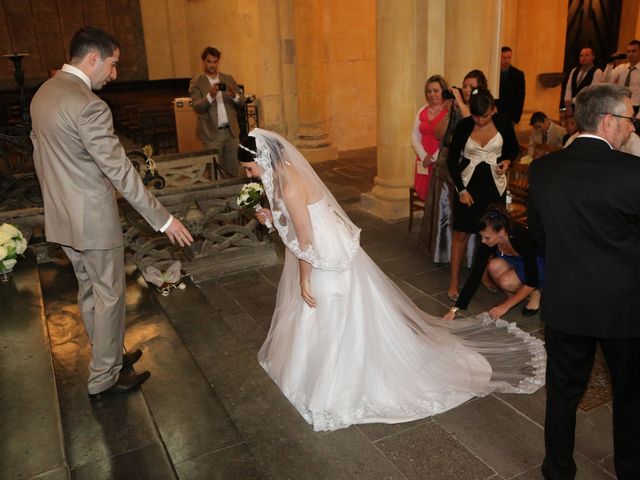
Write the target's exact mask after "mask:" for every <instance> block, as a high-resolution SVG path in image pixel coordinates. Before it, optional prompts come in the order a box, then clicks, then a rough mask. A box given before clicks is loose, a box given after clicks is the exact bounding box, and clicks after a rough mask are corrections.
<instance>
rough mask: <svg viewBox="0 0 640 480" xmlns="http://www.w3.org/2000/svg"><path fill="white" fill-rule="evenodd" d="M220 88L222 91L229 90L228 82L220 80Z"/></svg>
mask: <svg viewBox="0 0 640 480" xmlns="http://www.w3.org/2000/svg"><path fill="white" fill-rule="evenodd" d="M218 90H220V91H221V92H226V91H227V84H226V83H224V82H220V83H219V84H218Z"/></svg>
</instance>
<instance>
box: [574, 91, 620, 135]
mask: <svg viewBox="0 0 640 480" xmlns="http://www.w3.org/2000/svg"><path fill="white" fill-rule="evenodd" d="M625 98H631V91H630V90H629V89H628V88H626V87H621V86H619V85H611V84H605V83H603V84H596V85H591V86H589V87H586V88H583V89H582V90H580V93H578V95H576V111H575V113H574V114H573V116H574V117H575V120H576V126H577V127H578V131H580V132H591V133H594V132H596V131H597V130H598V124H599V123H600V119H601V118H602V115H603V114H605V113H615V114H618V115H625V114H626V106H625V104H624V99H625Z"/></svg>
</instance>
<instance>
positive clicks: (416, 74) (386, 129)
mask: <svg viewBox="0 0 640 480" xmlns="http://www.w3.org/2000/svg"><path fill="white" fill-rule="evenodd" d="M376 8H377V11H376V18H377V20H376V24H377V27H376V28H377V40H376V48H377V51H376V58H377V82H378V86H377V92H378V93H377V106H378V126H377V130H378V152H377V156H378V175H377V176H376V177H375V179H374V187H373V190H372V191H371V192H369V193H365V194H363V195H362V197H361V206H362V208H364V209H365V210H368V211H369V212H371V213H373V214H374V215H377V216H379V217H382V218H384V219H389V220H390V219H396V218H403V217H406V216H408V213H409V187H410V186H412V185H413V175H414V168H415V167H414V163H415V153H414V151H413V147H412V146H411V129H412V127H413V121H414V119H415V115H416V113H417V111H418V109H419V107H420V106H421V105H424V102H425V98H424V82H425V80H426V79H427V77H428V76H429V75H434V74H436V73H442V72H443V69H444V57H443V53H444V49H443V46H444V33H445V0H403V1H402V2H397V1H394V0H377V2H376Z"/></svg>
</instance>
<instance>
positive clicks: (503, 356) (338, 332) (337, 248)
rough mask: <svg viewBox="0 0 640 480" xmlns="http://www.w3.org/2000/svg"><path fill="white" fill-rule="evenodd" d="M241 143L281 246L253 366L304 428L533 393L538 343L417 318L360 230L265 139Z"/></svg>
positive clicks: (287, 147) (498, 326) (284, 145)
mask: <svg viewBox="0 0 640 480" xmlns="http://www.w3.org/2000/svg"><path fill="white" fill-rule="evenodd" d="M249 135H250V136H249V137H247V138H246V139H245V140H244V141H243V142H242V143H241V145H240V150H239V151H238V156H239V160H240V162H241V165H242V167H243V168H244V169H245V170H246V172H247V175H248V176H253V177H261V178H262V182H263V184H264V187H265V191H266V194H267V198H268V200H269V203H270V206H271V210H267V209H263V210H261V211H260V212H259V213H257V214H256V216H257V217H258V219H259V220H260V221H261V222H262V223H265V222H268V223H269V222H270V223H273V226H274V227H275V228H276V230H277V231H278V234H279V235H280V237H281V238H282V241H283V242H284V244H285V246H286V247H287V248H286V259H285V264H284V270H283V272H282V277H281V279H280V284H279V286H278V295H277V302H276V307H275V312H274V314H273V319H272V323H271V328H270V330H269V334H268V336H267V339H266V341H265V343H264V345H263V346H262V348H261V349H260V352H259V354H258V359H259V361H260V364H261V365H262V367H263V368H264V369H265V370H266V371H267V373H268V374H269V375H270V376H271V378H272V379H273V380H274V381H275V382H276V383H277V384H278V386H279V387H280V389H281V390H282V392H283V393H284V394H285V395H286V396H287V398H288V399H289V400H290V401H291V403H293V405H295V407H296V408H297V409H298V411H299V412H300V414H301V415H302V416H303V417H304V419H305V420H306V421H307V422H308V423H310V424H311V425H312V426H313V428H314V430H316V431H320V430H336V429H339V428H344V427H347V426H349V425H352V424H357V423H400V422H408V421H411V420H417V419H419V418H424V417H428V416H430V415H435V414H437V413H441V412H444V411H446V410H449V409H451V408H454V407H456V406H457V405H460V404H461V403H463V402H465V401H466V400H469V399H470V398H472V397H474V396H483V395H487V394H489V393H491V392H509V393H532V392H534V391H536V390H537V389H538V388H539V387H540V386H541V385H543V384H544V367H545V353H544V347H543V345H542V342H541V341H540V340H538V339H535V338H533V337H531V336H529V335H528V334H526V333H525V332H523V331H521V330H520V329H518V328H517V327H515V325H512V324H508V323H507V322H505V321H503V320H497V321H492V320H491V319H490V318H489V316H488V315H486V314H484V315H482V316H479V317H477V318H473V319H464V320H463V319H459V320H455V321H445V320H442V319H441V318H436V317H433V316H431V315H428V314H426V313H425V312H423V311H421V310H420V309H419V308H418V307H417V306H416V305H415V304H414V303H413V302H412V301H411V300H410V299H409V298H408V297H407V296H406V295H405V294H404V293H403V292H402V291H401V290H400V289H399V288H398V287H396V285H395V284H394V283H393V282H392V281H391V280H390V279H389V278H387V277H386V275H385V274H384V273H383V272H382V271H381V270H380V269H379V268H378V267H377V266H376V264H375V263H374V262H373V261H372V260H371V259H370V258H369V257H368V256H367V254H366V253H365V252H364V251H363V250H362V248H360V244H359V240H360V229H359V228H358V227H356V226H355V225H354V224H353V223H352V222H351V221H350V220H349V218H348V217H347V215H346V214H345V212H344V211H343V210H342V208H341V207H340V205H339V204H338V203H337V201H336V199H335V198H334V197H333V195H332V194H331V193H330V192H329V190H328V189H327V187H326V186H325V185H324V184H323V183H322V181H321V180H320V179H319V178H318V176H317V175H316V173H315V172H314V171H313V169H312V168H311V166H310V165H309V164H308V163H307V161H306V160H305V159H304V157H303V156H302V154H301V153H300V152H299V151H298V150H297V149H296V148H295V147H294V146H293V145H291V144H290V143H289V142H288V141H287V140H285V139H284V138H283V137H281V136H280V135H278V134H276V133H273V132H269V131H266V130H262V129H258V128H256V129H254V130H253V131H252V132H251V133H250V134H249Z"/></svg>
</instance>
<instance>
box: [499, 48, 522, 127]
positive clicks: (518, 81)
mask: <svg viewBox="0 0 640 480" xmlns="http://www.w3.org/2000/svg"><path fill="white" fill-rule="evenodd" d="M512 55H513V50H511V48H510V47H507V46H504V47H502V49H501V53H500V91H499V93H500V95H499V96H498V100H496V106H497V108H498V112H500V113H501V114H502V115H504V116H506V117H508V118H509V119H510V120H511V121H512V122H513V123H514V124H517V123H519V122H520V117H521V116H522V109H523V108H524V96H525V93H526V89H525V80H524V72H523V71H522V70H520V69H518V68H516V67H514V66H513V65H511V57H512Z"/></svg>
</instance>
